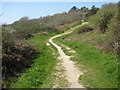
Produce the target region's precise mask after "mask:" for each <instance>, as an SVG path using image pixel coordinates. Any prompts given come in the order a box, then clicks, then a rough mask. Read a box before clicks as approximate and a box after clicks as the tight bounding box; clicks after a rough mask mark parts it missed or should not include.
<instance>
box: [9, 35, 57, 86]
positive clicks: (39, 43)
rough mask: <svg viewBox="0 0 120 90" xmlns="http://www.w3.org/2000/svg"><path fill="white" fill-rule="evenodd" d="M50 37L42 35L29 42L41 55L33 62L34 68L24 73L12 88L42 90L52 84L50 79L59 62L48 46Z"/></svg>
mask: <svg viewBox="0 0 120 90" xmlns="http://www.w3.org/2000/svg"><path fill="white" fill-rule="evenodd" d="M50 37H51V36H46V35H42V36H35V37H33V38H31V39H29V40H28V43H29V44H31V45H33V46H35V47H36V48H37V50H38V51H39V52H40V55H39V56H38V58H37V59H34V60H33V61H34V64H33V65H32V68H29V69H27V70H26V71H25V72H24V73H22V74H21V76H20V77H19V79H18V80H17V82H16V83H15V84H11V88H40V87H43V86H45V84H48V83H49V82H51V81H50V79H49V78H50V77H51V76H52V72H53V71H54V67H55V65H56V63H57V60H56V58H55V56H53V54H52V53H51V50H50V48H49V47H47V46H46V42H47V40H48V38H50ZM49 85H50V84H49ZM49 87H50V86H49Z"/></svg>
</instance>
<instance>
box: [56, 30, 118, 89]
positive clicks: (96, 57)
mask: <svg viewBox="0 0 120 90" xmlns="http://www.w3.org/2000/svg"><path fill="white" fill-rule="evenodd" d="M63 38H64V39H63ZM108 38H109V37H108V36H107V34H106V35H105V34H98V33H95V32H90V33H83V34H79V35H78V34H75V32H73V33H72V34H69V35H65V36H62V37H59V38H56V39H55V40H54V41H55V42H56V43H59V44H60V43H62V44H65V45H66V46H68V47H71V48H72V49H73V50H75V51H76V52H77V54H76V56H75V57H74V58H72V60H74V61H77V63H78V65H79V66H80V68H81V69H82V70H83V72H84V74H83V76H81V77H80V80H81V82H82V83H83V85H84V86H86V87H90V88H100V87H101V88H117V87H118V64H117V63H118V60H117V58H116V57H115V56H113V55H111V54H106V53H103V52H102V51H101V50H98V49H96V48H95V47H93V46H97V45H100V44H101V43H103V42H105V41H106V40H107V39H108Z"/></svg>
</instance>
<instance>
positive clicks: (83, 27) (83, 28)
mask: <svg viewBox="0 0 120 90" xmlns="http://www.w3.org/2000/svg"><path fill="white" fill-rule="evenodd" d="M92 30H93V28H92V27H91V26H89V25H83V26H81V27H80V30H79V31H77V34H80V33H84V32H89V31H92Z"/></svg>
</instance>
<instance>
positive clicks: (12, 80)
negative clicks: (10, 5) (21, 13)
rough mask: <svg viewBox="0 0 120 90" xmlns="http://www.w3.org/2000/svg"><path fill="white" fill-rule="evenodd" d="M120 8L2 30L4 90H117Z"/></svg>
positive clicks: (75, 11) (32, 21) (23, 20)
mask: <svg viewBox="0 0 120 90" xmlns="http://www.w3.org/2000/svg"><path fill="white" fill-rule="evenodd" d="M118 5H119V3H118V4H112V3H110V4H105V5H103V6H102V7H101V8H97V7H95V5H93V6H92V7H91V9H88V8H86V7H82V8H80V9H79V8H78V7H76V6H73V7H72V8H71V9H70V10H69V11H68V12H63V13H57V14H55V15H52V16H46V17H40V18H36V19H29V18H28V17H22V18H21V19H20V20H18V21H15V22H14V23H12V24H8V25H5V24H4V25H2V72H3V73H2V74H3V75H2V78H3V87H4V88H8V87H10V88H45V87H47V88H51V87H52V88H53V87H55V88H65V87H71V88H76V87H78V88H81V87H82V88H83V87H84V88H118V86H119V81H118V64H119V62H118V60H119V59H120V30H119V26H120V25H119V15H118ZM67 64H69V65H67ZM70 74H71V75H72V76H70ZM76 75H77V76H76ZM71 78H74V80H72V79H71ZM77 79H78V81H77ZM72 81H74V82H75V83H76V87H75V83H74V82H72ZM91 81H92V82H91Z"/></svg>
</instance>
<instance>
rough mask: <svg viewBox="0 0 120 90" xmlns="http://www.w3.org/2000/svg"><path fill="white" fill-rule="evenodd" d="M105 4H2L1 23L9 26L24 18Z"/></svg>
mask: <svg viewBox="0 0 120 90" xmlns="http://www.w3.org/2000/svg"><path fill="white" fill-rule="evenodd" d="M106 3H109V2H3V3H2V12H3V16H2V23H6V24H10V23H13V22H14V21H16V20H19V19H20V18H22V17H24V16H27V17H29V18H30V19H33V18H39V17H41V16H47V15H53V14H55V13H61V12H67V11H68V10H69V9H70V8H71V7H73V6H77V7H78V8H80V7H83V6H86V7H88V8H91V7H92V6H93V5H95V6H96V7H101V5H103V4H106Z"/></svg>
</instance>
